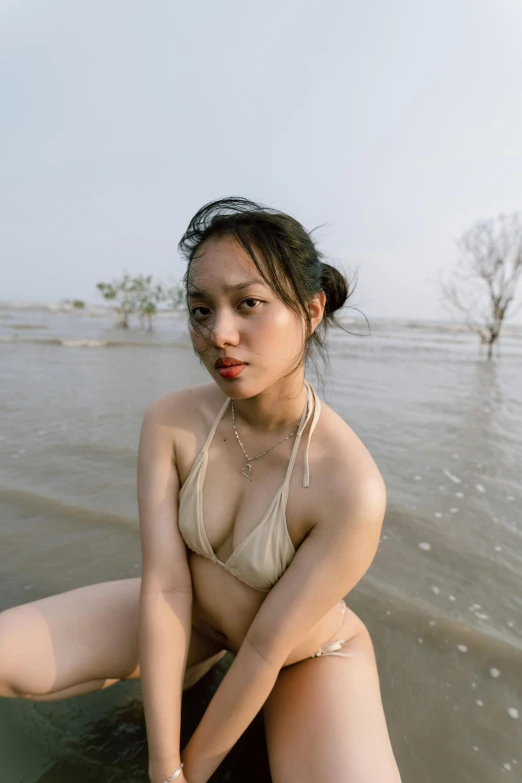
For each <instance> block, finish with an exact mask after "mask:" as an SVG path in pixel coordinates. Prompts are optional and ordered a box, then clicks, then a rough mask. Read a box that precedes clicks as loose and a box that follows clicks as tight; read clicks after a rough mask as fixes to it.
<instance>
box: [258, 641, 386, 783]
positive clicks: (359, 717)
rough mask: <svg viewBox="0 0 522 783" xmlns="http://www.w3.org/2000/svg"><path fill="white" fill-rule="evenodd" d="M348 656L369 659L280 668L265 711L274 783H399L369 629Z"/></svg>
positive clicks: (332, 658)
mask: <svg viewBox="0 0 522 783" xmlns="http://www.w3.org/2000/svg"><path fill="white" fill-rule="evenodd" d="M341 638H342V637H341ZM343 651H344V652H363V653H364V655H362V656H359V657H355V658H340V657H336V656H325V657H320V658H309V659H307V660H305V661H300V662H299V663H296V664H293V665H291V666H288V667H285V668H284V669H282V670H281V672H280V674H279V677H278V679H277V681H276V684H275V686H274V688H273V690H272V692H271V694H270V696H269V698H268V700H267V701H266V703H265V706H264V708H263V712H264V720H265V728H266V737H267V746H268V755H269V760H270V770H271V774H272V780H273V783H287V781H289V780H299V781H302V783H312V781H313V783H315V782H316V781H318V780H327V781H343V783H376V781H379V783H400V775H399V771H398V768H397V764H396V761H395V758H394V755H393V750H392V747H391V742H390V738H389V734H388V729H387V726H386V720H385V716H384V709H383V705H382V700H381V693H380V685H379V678H378V673H377V664H376V659H375V653H374V649H373V644H372V641H371V638H370V634H369V633H368V631H367V630H366V628H364V630H363V631H361V632H360V633H359V634H357V636H355V637H354V638H353V639H351V640H350V641H349V642H347V643H346V644H345V645H344V647H343Z"/></svg>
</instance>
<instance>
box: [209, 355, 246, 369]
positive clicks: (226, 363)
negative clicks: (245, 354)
mask: <svg viewBox="0 0 522 783" xmlns="http://www.w3.org/2000/svg"><path fill="white" fill-rule="evenodd" d="M237 364H245V362H242V361H241V359H234V357H233V356H227V357H226V358H224V359H221V358H219V359H216V361H215V362H214V367H216V368H217V369H219V368H220V367H235V365H237Z"/></svg>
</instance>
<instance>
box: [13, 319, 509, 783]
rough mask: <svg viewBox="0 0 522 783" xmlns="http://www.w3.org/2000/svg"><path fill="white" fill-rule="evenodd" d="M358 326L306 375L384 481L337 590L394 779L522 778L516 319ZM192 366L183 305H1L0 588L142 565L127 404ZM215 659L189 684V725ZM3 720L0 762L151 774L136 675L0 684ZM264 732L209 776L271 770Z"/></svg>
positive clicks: (338, 338)
mask: <svg viewBox="0 0 522 783" xmlns="http://www.w3.org/2000/svg"><path fill="white" fill-rule="evenodd" d="M349 328H351V329H352V330H353V331H355V330H357V329H358V330H359V331H362V332H365V331H366V329H365V327H364V326H360V327H357V326H355V325H351V326H349ZM371 329H372V336H371V337H353V336H349V335H345V334H343V333H342V332H340V333H333V334H332V336H331V361H332V370H333V375H332V376H331V377H329V378H328V379H327V381H326V385H325V388H324V392H323V389H322V388H321V386H320V384H318V383H317V382H316V379H315V378H314V375H313V373H311V374H310V375H309V377H310V380H311V381H312V382H313V383H314V384H315V385H316V389H317V390H318V392H319V394H320V396H321V397H322V398H323V399H325V400H326V402H327V403H329V404H330V405H331V406H332V407H333V408H334V409H335V410H336V411H338V412H339V413H340V415H342V416H343V418H344V419H345V420H346V421H347V422H348V423H349V424H350V426H351V427H352V428H353V429H354V430H355V432H356V433H357V434H358V435H359V437H360V438H361V439H362V440H363V442H364V443H365V444H366V446H367V448H368V449H369V450H370V452H371V453H372V455H373V457H374V459H375V461H376V462H377V465H378V466H379V468H380V470H381V473H382V475H383V477H384V479H385V481H386V486H387V493H388V506H387V513H386V519H385V523H384V527H383V532H382V537H381V543H380V546H379V550H378V553H377V555H376V558H375V560H374V562H373V564H372V566H371V568H370V570H369V571H368V572H367V574H366V575H365V577H364V578H363V580H362V581H361V582H360V583H359V585H357V587H356V588H355V589H354V590H353V591H352V592H351V593H350V595H349V596H348V599H347V602H348V604H349V605H350V606H351V607H352V608H353V609H354V610H355V611H356V612H357V613H358V614H359V615H360V616H361V617H362V619H363V620H364V621H365V623H366V624H367V626H368V628H369V629H370V632H371V634H372V639H373V642H374V646H375V650H376V654H377V659H378V663H379V674H380V680H381V689H382V695H383V701H384V705H385V711H386V717H387V721H388V725H389V730H390V735H391V738H392V743H393V747H394V751H395V754H396V757H397V761H398V763H399V767H400V769H401V773H402V777H403V783H410V781H418V780H423V782H424V783H435V782H436V783H439V781H440V780H445V781H448V783H454V782H455V783H468V781H469V783H486V781H487V783H492V781H497V780H504V779H506V780H509V779H512V780H522V754H521V752H520V748H521V747H522V724H521V720H520V713H522V699H521V683H522V590H521V574H522V519H521V512H520V508H521V507H522V488H521V477H522V470H521V465H522V330H521V329H520V327H518V328H516V327H514V326H509V327H508V330H507V331H506V334H505V336H504V339H503V340H502V344H501V355H500V357H498V358H497V359H495V361H493V362H487V361H486V360H485V359H484V356H483V355H480V354H479V350H478V344H477V343H478V340H477V339H476V338H475V337H474V336H472V335H467V334H465V333H464V332H462V331H460V330H458V329H456V328H452V327H451V326H450V325H444V324H430V323H424V324H423V323H419V322H415V323H411V322H410V323H409V322H407V321H403V322H398V321H374V322H372V323H371ZM88 346H89V347H88ZM207 379H208V376H206V374H205V373H204V371H203V370H202V369H201V368H200V366H199V364H198V361H197V359H196V358H195V356H194V354H193V352H192V349H191V348H190V346H189V344H188V341H187V338H186V334H185V323H184V320H183V319H182V318H181V317H177V318H174V319H161V320H158V322H157V323H156V329H155V331H154V333H152V334H150V333H148V332H146V331H145V330H141V329H139V328H134V329H130V330H129V331H128V332H124V331H122V330H120V329H117V328H115V327H114V325H113V323H112V321H111V318H110V316H109V317H108V316H107V314H106V313H105V312H104V311H103V309H101V308H100V309H98V310H94V309H92V310H88V311H87V312H75V311H73V312H51V311H49V310H48V309H46V308H44V307H41V308H33V309H29V308H24V309H16V308H13V307H7V306H5V305H4V307H3V308H1V307H0V410H1V413H2V420H1V430H0V456H1V459H0V509H1V511H2V516H1V519H2V523H1V527H0V536H1V538H0V547H1V558H0V580H1V592H0V606H1V608H4V607H7V606H12V605H15V604H19V603H25V602H26V601H30V600H34V599H35V598H39V597H42V596H45V595H50V594H53V593H56V592H61V591H63V590H68V589H71V588H73V587H78V586H80V585H84V584H90V583H92V582H99V581H103V580H109V579H118V578H122V577H132V576H139V568H140V566H139V541H138V534H137V508H136V498H135V495H136V491H135V468H136V450H137V444H138V438H139V429H140V424H141V417H142V415H143V411H144V410H145V408H146V406H147V405H148V404H149V403H150V401H151V400H152V399H153V398H154V397H156V396H158V395H159V394H162V393H164V392H165V391H168V390H169V389H172V388H178V387H181V386H188V385H193V384H197V383H201V382H206V381H207ZM225 666H226V661H225V662H224V664H223V666H222V667H220V669H218V670H217V671H215V672H213V673H211V674H210V675H208V676H207V678H205V681H204V682H202V683H200V684H198V686H196V688H194V689H192V690H191V691H190V692H189V694H188V695H187V698H186V700H185V704H184V721H185V724H184V725H185V728H184V730H185V731H187V732H190V730H191V726H192V725H195V723H194V721H197V715H198V710H199V711H201V710H202V709H204V703H205V699H208V698H209V693H211V691H212V687H215V686H216V683H217V682H218V681H219V676H220V673H221V674H222V671H223V669H224V667H225ZM200 686H202V687H200ZM209 689H210V690H209ZM191 721H192V723H191ZM0 733H1V735H2V741H1V745H0V769H1V771H2V776H1V777H2V780H3V781H5V783H18V782H19V781H21V780H23V781H24V783H36V781H39V782H40V783H43V781H46V782H47V781H53V783H54V781H62V780H64V781H65V779H67V780H70V779H71V777H72V776H73V774H74V775H78V776H79V779H81V780H90V779H93V780H94V779H96V780H97V781H101V780H107V781H109V780H111V781H112V780H114V781H117V780H123V778H125V780H127V781H129V780H136V781H139V780H143V781H146V780H147V776H146V747H145V733H144V726H143V712H142V705H141V700H140V696H139V683H121V684H119V685H117V686H114V687H113V688H109V689H108V690H106V691H103V692H101V693H97V694H91V695H88V696H82V697H79V698H77V699H73V700H67V701H62V702H56V703H51V704H33V703H29V702H21V701H17V702H15V701H10V700H9V701H7V700H4V701H3V702H0ZM252 753H255V754H257V755H256V756H255V757H254V758H251V757H250V754H252ZM263 753H264V746H263V736H262V725H261V723H260V721H256V722H255V724H254V725H253V726H252V728H251V730H250V731H249V732H248V735H247V736H246V737H244V738H243V742H242V743H240V744H238V747H237V750H236V754H235V755H234V757H232V754H231V757H230V758H229V759H227V761H226V762H225V764H224V765H223V769H222V770H220V772H219V775H217V776H216V777H215V779H216V780H231V781H234V780H245V779H249V780H257V779H259V780H260V781H261V780H268V777H267V775H268V772H267V767H266V758H265V756H264V755H263ZM242 765H243V766H242ZM245 765H246V767H245ZM249 765H250V766H249ZM254 766H255V769H256V770H257V772H256V773H255V774H256V775H257V777H256V778H254V777H253V774H254V773H252V768H253V767H254ZM245 768H246V769H247V773H246V774H245Z"/></svg>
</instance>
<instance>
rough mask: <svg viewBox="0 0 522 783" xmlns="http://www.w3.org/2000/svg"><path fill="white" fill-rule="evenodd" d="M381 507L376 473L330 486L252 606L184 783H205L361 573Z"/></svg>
mask: <svg viewBox="0 0 522 783" xmlns="http://www.w3.org/2000/svg"><path fill="white" fill-rule="evenodd" d="M385 507H386V490H385V487H384V482H383V481H382V479H381V478H380V474H379V475H378V476H377V477H375V478H373V477H372V479H371V480H368V481H367V482H366V483H365V484H364V485H359V486H358V488H357V490H356V491H355V492H354V491H353V490H352V491H351V492H349V491H348V490H347V488H346V479H344V484H342V485H339V486H337V487H335V486H332V487H330V488H329V492H328V496H326V494H325V499H324V507H323V509H322V512H321V518H320V519H318V521H317V523H316V525H315V526H314V527H313V528H312V530H311V531H310V533H309V534H308V536H307V537H306V539H305V540H304V542H303V543H302V544H301V546H300V547H299V549H298V551H297V553H296V555H295V556H294V559H293V560H292V562H291V564H290V566H289V568H288V569H287V570H286V571H285V573H284V574H283V576H282V577H281V579H280V580H279V582H278V583H277V584H276V585H275V586H274V587H273V588H272V590H271V591H270V593H269V594H268V596H267V598H266V599H265V601H264V603H263V604H262V606H261V608H260V609H259V611H258V613H257V615H256V617H255V618H254V621H253V623H252V625H251V626H250V628H249V630H248V632H247V634H246V637H245V640H244V642H243V644H242V645H241V647H240V649H239V651H238V654H237V656H236V658H235V660H234V662H233V663H232V665H231V667H230V669H229V670H228V672H227V674H226V676H225V677H224V679H223V680H222V682H221V684H220V686H219V688H218V689H217V691H216V693H215V694H214V697H213V698H212V701H211V702H210V704H209V706H208V707H207V710H206V712H205V714H204V715H203V718H202V720H201V722H200V724H199V726H198V727H197V729H196V731H195V732H194V734H193V736H192V737H191V739H190V741H189V743H188V744H187V746H186V748H185V749H184V750H183V753H182V759H183V762H184V764H185V768H184V772H185V775H186V777H187V780H188V781H190V783H206V782H207V781H208V779H209V778H210V776H211V775H212V773H213V772H214V770H215V769H216V768H217V767H218V765H219V764H220V763H221V761H222V760H223V759H224V758H225V756H226V755H227V753H228V752H229V751H230V749H231V748H232V747H233V745H234V744H235V743H236V742H237V740H238V739H239V737H240V736H241V734H242V733H243V732H244V731H245V729H246V728H247V727H248V725H249V723H250V722H251V721H252V720H253V718H254V717H255V715H256V714H257V713H258V712H259V710H260V709H261V708H262V706H263V704H264V702H265V701H266V699H267V698H268V696H269V695H270V691H271V690H272V688H273V686H274V684H275V682H276V680H277V677H278V674H279V671H280V670H281V668H282V666H283V665H284V663H285V661H286V660H287V658H288V656H289V654H290V652H291V651H292V650H293V649H294V647H295V646H296V645H297V644H298V643H299V642H300V641H301V640H302V639H303V637H304V636H305V635H306V634H307V633H308V631H310V629H311V628H312V627H313V626H314V625H316V623H318V622H319V621H320V620H321V618H322V617H324V615H325V614H326V613H327V612H328V611H329V610H330V609H332V607H334V606H335V604H336V603H337V602H339V601H340V600H341V599H342V598H344V597H345V596H346V595H347V594H348V593H349V592H350V590H351V589H352V588H353V587H354V586H355V585H356V584H357V583H358V582H359V580H360V579H362V577H363V576H364V574H365V573H366V571H367V570H368V568H369V566H370V564H371V562H372V560H373V558H374V556H375V553H376V551H377V546H378V542H379V537H380V533H381V528H382V522H383V518H384V511H385Z"/></svg>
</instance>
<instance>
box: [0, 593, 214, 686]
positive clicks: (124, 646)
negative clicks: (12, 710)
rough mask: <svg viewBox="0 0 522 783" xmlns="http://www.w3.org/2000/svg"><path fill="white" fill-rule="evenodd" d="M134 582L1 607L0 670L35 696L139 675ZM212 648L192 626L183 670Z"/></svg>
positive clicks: (212, 650) (136, 600)
mask: <svg viewBox="0 0 522 783" xmlns="http://www.w3.org/2000/svg"><path fill="white" fill-rule="evenodd" d="M140 584H141V579H140V578H135V579H119V580H115V581H111V582H101V583H99V584H94V585H88V586H86V587H80V588H77V589H75V590H70V591H68V592H65V593H59V594H58V595H53V596H49V597H48V598H42V599H39V600H37V601H32V602H31V603H28V604H24V605H22V606H17V607H14V608H13V609H8V610H6V611H5V612H3V613H2V615H0V651H1V655H0V659H1V666H2V671H3V675H4V676H6V677H7V678H8V679H9V680H10V681H11V682H13V684H14V685H15V686H16V684H17V683H23V691H24V692H25V693H30V694H35V695H36V694H41V695H44V694H48V693H53V692H57V691H63V690H64V689H67V688H71V687H72V686H76V685H77V684H79V683H85V682H91V681H97V680H108V681H118V680H123V679H133V678H136V677H139V676H140V667H139V659H138V618H139V596H140ZM217 651H218V647H217V646H216V644H215V643H214V642H211V641H210V640H209V639H206V638H205V637H204V636H202V635H201V634H200V633H199V632H198V631H197V630H196V629H195V628H192V633H191V641H190V647H189V653H188V659H187V669H188V668H189V667H192V666H194V665H196V664H199V663H200V662H201V661H204V660H205V659H207V658H209V657H210V656H212V655H215V653H216V652H217ZM108 684H110V682H108Z"/></svg>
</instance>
